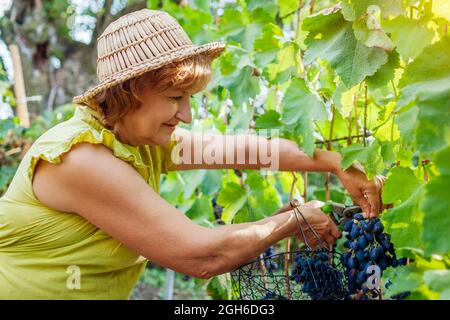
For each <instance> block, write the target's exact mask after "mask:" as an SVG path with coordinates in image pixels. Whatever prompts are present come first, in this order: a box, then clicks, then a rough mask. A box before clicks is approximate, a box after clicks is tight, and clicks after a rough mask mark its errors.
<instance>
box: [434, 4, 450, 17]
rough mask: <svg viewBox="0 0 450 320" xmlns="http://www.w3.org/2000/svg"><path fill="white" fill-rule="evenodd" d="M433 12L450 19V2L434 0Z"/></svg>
mask: <svg viewBox="0 0 450 320" xmlns="http://www.w3.org/2000/svg"><path fill="white" fill-rule="evenodd" d="M432 10H433V13H434V15H435V16H437V17H442V18H444V19H447V21H450V2H449V1H448V0H433V9H432Z"/></svg>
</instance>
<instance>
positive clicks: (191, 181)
mask: <svg viewBox="0 0 450 320" xmlns="http://www.w3.org/2000/svg"><path fill="white" fill-rule="evenodd" d="M205 174H206V170H188V171H183V172H181V175H182V176H183V180H184V181H186V185H185V186H184V187H183V190H184V199H188V198H190V197H191V196H192V194H193V193H194V192H195V190H196V189H197V188H198V187H199V186H200V185H201V184H202V182H203V179H204V177H205Z"/></svg>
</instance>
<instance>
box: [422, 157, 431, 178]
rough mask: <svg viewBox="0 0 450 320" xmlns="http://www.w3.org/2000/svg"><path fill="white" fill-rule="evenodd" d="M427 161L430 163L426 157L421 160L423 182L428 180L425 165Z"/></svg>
mask: <svg viewBox="0 0 450 320" xmlns="http://www.w3.org/2000/svg"><path fill="white" fill-rule="evenodd" d="M428 163H430V160H427V159H425V160H422V166H423V180H424V181H425V182H428V180H429V177H428V171H427V167H426V166H427V164H428Z"/></svg>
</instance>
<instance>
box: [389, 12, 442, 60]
mask: <svg viewBox="0 0 450 320" xmlns="http://www.w3.org/2000/svg"><path fill="white" fill-rule="evenodd" d="M383 29H384V30H385V31H386V32H389V33H390V34H391V38H392V40H393V41H394V43H395V45H396V46H397V50H398V52H399V53H400V55H401V56H402V57H403V58H404V59H405V60H408V59H409V58H415V57H416V56H417V55H419V53H420V52H421V51H422V50H423V49H424V48H425V47H426V46H427V45H429V44H430V43H431V40H433V37H434V32H433V30H431V29H430V28H428V27H427V21H417V20H413V19H410V18H407V17H404V16H398V17H396V18H395V19H393V20H390V21H387V20H384V21H383ZM417 39H420V41H417Z"/></svg>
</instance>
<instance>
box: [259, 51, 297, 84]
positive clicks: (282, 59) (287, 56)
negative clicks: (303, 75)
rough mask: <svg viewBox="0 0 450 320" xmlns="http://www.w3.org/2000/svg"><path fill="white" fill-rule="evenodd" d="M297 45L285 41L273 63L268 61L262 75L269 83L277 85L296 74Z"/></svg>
mask: <svg viewBox="0 0 450 320" xmlns="http://www.w3.org/2000/svg"><path fill="white" fill-rule="evenodd" d="M298 52H299V47H298V45H297V44H296V43H293V42H287V43H285V45H284V47H283V48H282V49H281V50H279V52H278V55H277V59H276V61H275V62H274V63H269V64H268V65H267V66H266V67H265V68H264V69H263V75H264V77H265V78H267V79H268V80H269V83H270V84H271V85H277V84H278V85H279V84H283V83H285V82H286V81H288V80H289V79H290V78H291V77H292V76H296V75H297V67H296V59H298V58H297V54H298Z"/></svg>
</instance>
